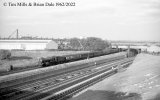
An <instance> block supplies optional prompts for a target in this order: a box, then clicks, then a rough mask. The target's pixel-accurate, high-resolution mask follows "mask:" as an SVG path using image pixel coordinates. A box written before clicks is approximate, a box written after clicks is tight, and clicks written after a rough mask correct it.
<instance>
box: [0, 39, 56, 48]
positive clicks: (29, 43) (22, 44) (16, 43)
mask: <svg viewBox="0 0 160 100" xmlns="http://www.w3.org/2000/svg"><path fill="white" fill-rule="evenodd" d="M0 49H6V50H55V49H58V44H57V43H56V42H55V41H53V40H21V39H20V40H9V39H8V40H0Z"/></svg>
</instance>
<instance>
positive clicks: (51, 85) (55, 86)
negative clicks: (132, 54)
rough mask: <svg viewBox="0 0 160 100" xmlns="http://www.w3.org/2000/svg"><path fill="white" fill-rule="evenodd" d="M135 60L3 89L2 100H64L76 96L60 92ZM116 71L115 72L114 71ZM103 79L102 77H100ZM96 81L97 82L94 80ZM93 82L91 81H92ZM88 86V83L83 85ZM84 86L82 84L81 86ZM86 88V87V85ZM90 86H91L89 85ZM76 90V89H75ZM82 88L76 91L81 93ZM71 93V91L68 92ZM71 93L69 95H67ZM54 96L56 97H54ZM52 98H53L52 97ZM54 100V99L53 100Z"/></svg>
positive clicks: (85, 69)
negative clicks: (56, 99) (69, 96)
mask: <svg viewBox="0 0 160 100" xmlns="http://www.w3.org/2000/svg"><path fill="white" fill-rule="evenodd" d="M133 59H134V58H130V59H125V60H120V61H115V62H114V63H113V62H112V63H110V64H108V65H105V66H104V65H103V66H102V65H95V66H94V67H93V66H92V67H88V68H84V69H81V70H78V71H77V70H76V71H73V72H70V73H66V74H63V75H59V76H54V77H46V79H42V80H38V81H36V80H35V81H34V82H32V83H26V84H21V85H15V86H11V87H10V88H7V89H6V88H4V89H1V91H0V99H3V100H5V99H7V100H30V99H33V100H35V99H43V98H46V100H47V99H49V98H53V97H54V98H58V99H60V97H63V98H64V96H63V95H64V94H65V95H69V94H70V95H71V94H74V93H75V91H74V92H73V93H70V92H66V91H65V92H62V93H63V95H62V94H61V93H60V94H61V95H62V96H60V97H59V94H57V93H59V91H62V90H63V89H64V88H66V87H70V86H72V85H74V84H77V83H81V82H84V81H85V80H88V79H90V78H92V77H95V76H97V75H101V73H105V72H106V71H109V70H111V72H114V71H116V67H117V66H118V65H119V64H126V63H131V62H132V61H133ZM113 69H114V70H113ZM107 75H108V74H107V73H106V74H105V75H104V76H107ZM99 77H101V76H99ZM94 80H97V78H96V79H94ZM90 81H91V80H90ZM95 82H98V80H97V81H93V82H91V83H95ZM83 84H86V83H83ZM81 85H82V84H81ZM84 86H85V85H84ZM87 86H89V85H87ZM78 87H79V86H78ZM74 88H75V87H74ZM81 89H82V88H80V89H78V90H76V91H79V90H81ZM67 91H69V90H67ZM66 93H69V94H66ZM53 94H54V95H53ZM50 96H51V97H50ZM53 100H54V99H53Z"/></svg>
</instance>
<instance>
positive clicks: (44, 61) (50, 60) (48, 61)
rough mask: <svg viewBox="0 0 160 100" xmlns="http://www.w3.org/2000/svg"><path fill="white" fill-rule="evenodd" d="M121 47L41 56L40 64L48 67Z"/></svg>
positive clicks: (115, 51) (112, 51)
mask: <svg viewBox="0 0 160 100" xmlns="http://www.w3.org/2000/svg"><path fill="white" fill-rule="evenodd" d="M119 51H120V49H111V50H106V51H92V52H87V53H78V54H71V55H63V56H52V57H46V58H41V59H40V61H39V65H40V66H41V67H47V66H52V65H57V64H62V63H67V62H73V61H77V60H83V59H89V58H93V57H98V56H103V55H108V54H113V53H117V52H119Z"/></svg>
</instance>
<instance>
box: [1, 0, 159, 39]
mask: <svg viewBox="0 0 160 100" xmlns="http://www.w3.org/2000/svg"><path fill="white" fill-rule="evenodd" d="M7 1H12V2H16V1H17V2H20V1H24V0H1V1H0V2H1V4H0V6H1V7H0V36H1V37H8V36H9V35H10V34H12V32H14V31H15V30H16V29H17V28H18V29H19V32H20V35H21V36H26V35H32V36H38V37H53V38H72V37H78V38H85V37H91V36H92V37H93V36H94V37H100V38H102V39H107V40H155V41H160V0H57V1H64V2H66V1H70V2H71V1H72V2H75V3H76V6H75V7H55V6H54V7H4V6H3V3H4V2H7ZM25 1H27V2H32V1H35V2H42V3H44V2H46V1H47V2H50V1H52V2H56V0H25Z"/></svg>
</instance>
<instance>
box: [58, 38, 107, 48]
mask: <svg viewBox="0 0 160 100" xmlns="http://www.w3.org/2000/svg"><path fill="white" fill-rule="evenodd" d="M67 41H68V43H67V47H68V48H70V49H73V50H87V51H101V50H104V49H106V48H107V47H109V46H110V43H109V42H108V41H106V40H102V39H101V38H96V37H88V38H83V39H79V38H71V39H68V40H67ZM63 46H64V44H63V42H62V43H61V49H63Z"/></svg>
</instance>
